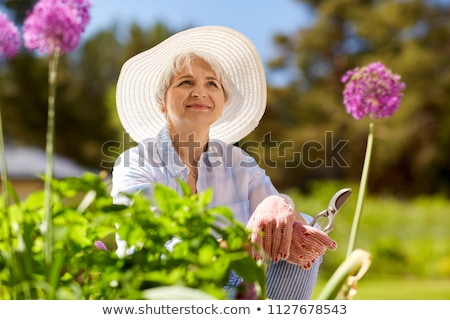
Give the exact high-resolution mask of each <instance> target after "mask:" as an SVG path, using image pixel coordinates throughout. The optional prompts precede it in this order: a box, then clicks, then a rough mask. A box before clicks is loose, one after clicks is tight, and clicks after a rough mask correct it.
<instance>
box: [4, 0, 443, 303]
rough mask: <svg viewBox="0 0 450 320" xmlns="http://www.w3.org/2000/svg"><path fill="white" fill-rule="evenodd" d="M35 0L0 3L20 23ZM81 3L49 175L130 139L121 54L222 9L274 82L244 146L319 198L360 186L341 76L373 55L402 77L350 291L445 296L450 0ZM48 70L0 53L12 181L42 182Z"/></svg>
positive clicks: (302, 198)
mask: <svg viewBox="0 0 450 320" xmlns="http://www.w3.org/2000/svg"><path fill="white" fill-rule="evenodd" d="M34 2H35V1H32V0H1V1H0V11H2V12H6V13H7V14H8V15H9V16H10V17H11V18H12V19H13V20H14V21H15V22H16V23H17V25H21V23H22V22H23V19H24V16H25V14H26V10H29V9H30V8H32V6H33V3H34ZM90 12H91V21H90V23H89V24H88V27H87V30H86V32H85V33H84V34H83V37H82V42H81V44H80V46H79V48H78V50H77V51H76V52H73V53H71V54H70V55H66V56H64V57H62V60H61V64H60V71H59V74H58V91H57V98H56V107H57V111H56V140H55V149H56V152H57V153H58V158H57V159H55V161H56V162H55V172H56V173H57V174H56V176H57V177H64V176H70V175H78V174H79V173H80V172H83V171H85V170H89V171H93V172H99V171H101V170H104V171H106V172H107V173H108V174H109V173H110V172H111V169H112V166H113V163H114V159H115V158H116V157H117V156H118V155H119V153H120V152H121V151H122V150H124V149H126V148H128V147H129V146H131V145H133V144H134V142H133V141H131V139H130V138H129V137H128V136H127V135H126V133H124V132H123V129H122V127H121V125H120V122H119V119H118V117H117V115H116V111H115V101H114V100H115V84H116V80H117V76H118V73H119V71H120V67H121V65H122V64H123V62H124V61H125V60H126V59H127V58H129V57H131V56H132V55H134V54H136V53H138V52H140V51H142V50H145V49H147V48H150V47H151V46H154V45H156V44H157V43H159V42H160V41H162V40H164V39H165V38H167V37H168V36H170V35H171V34H173V33H175V32H177V31H180V30H183V29H185V28H188V27H193V26H201V25H223V26H228V27H231V28H234V29H236V30H238V31H240V32H242V33H244V34H245V35H246V36H248V37H249V38H250V40H252V41H253V43H254V44H255V46H256V48H257V49H258V51H259V52H260V54H261V57H262V59H263V61H264V64H265V67H266V71H267V80H268V84H269V88H268V94H269V95H268V104H267V111H266V114H265V117H264V119H263V120H262V121H261V123H260V125H259V126H258V128H257V129H256V130H255V132H253V133H252V134H250V135H249V136H248V137H247V138H246V139H245V140H244V141H242V142H241V145H242V146H243V147H244V148H245V146H246V143H248V142H252V143H253V142H256V143H257V146H258V147H257V148H256V149H255V148H253V149H251V154H252V155H253V156H255V158H256V159H257V160H258V162H259V163H260V165H261V166H262V167H263V168H265V169H266V171H267V173H268V174H269V175H270V176H271V178H272V180H273V182H274V184H275V185H276V186H277V187H278V188H279V189H280V191H283V192H286V193H289V194H290V195H291V196H292V197H293V198H294V200H295V202H296V204H297V206H298V209H299V210H301V211H304V212H307V213H311V214H314V213H316V212H319V211H321V210H322V209H323V208H324V206H326V204H327V202H328V199H329V197H330V196H331V195H332V194H333V193H334V191H335V190H336V189H338V188H340V187H344V186H350V187H352V188H354V191H355V193H356V192H357V189H358V183H359V179H360V175H361V168H362V162H363V157H364V152H365V146H366V139H367V125H368V122H367V119H362V120H355V119H353V118H352V117H351V116H350V115H349V114H347V113H346V112H345V109H344V106H343V104H342V90H343V84H342V83H341V81H340V78H341V76H342V75H343V74H344V73H345V72H346V71H347V70H349V69H352V68H355V67H358V66H363V65H365V64H367V63H369V62H372V61H381V62H383V63H384V64H385V65H386V66H387V67H388V68H390V69H392V71H393V72H394V73H396V74H400V75H401V76H402V80H403V81H404V82H405V83H406V91H405V95H404V98H403V101H402V104H401V106H400V108H399V110H398V111H397V112H396V113H395V114H394V115H393V116H392V117H391V118H388V119H380V120H378V121H376V126H375V143H374V151H373V158H372V167H371V171H370V176H369V183H368V195H369V198H368V201H367V202H366V204H365V207H364V211H363V216H362V220H361V230H360V233H359V239H358V246H360V247H363V248H365V249H367V250H368V251H370V252H371V253H372V254H373V263H372V267H371V270H370V272H369V273H368V275H367V280H366V278H365V279H364V280H366V281H367V282H366V287H365V283H364V280H363V281H361V287H360V297H361V298H368V299H375V298H379V299H384V298H388V299H396V298H398V299H428V298H430V299H433V298H435V299H442V298H445V299H450V289H449V288H450V281H449V279H450V245H449V243H450V232H449V229H450V218H449V217H450V215H449V213H450V202H449V199H448V197H449V196H450V152H449V150H450V59H449V57H450V1H448V0H409V1H370V2H368V1H364V0H339V1H338V0H336V1H312V0H310V1H299V0H276V1H275V0H261V1H240V0H229V1H203V0H192V1H179V0H169V1H148V0H129V1H122V0H92V8H91V11H90ZM47 70H48V61H47V58H46V57H42V56H39V55H36V54H33V53H29V52H26V50H24V49H23V50H22V51H21V53H20V54H19V55H18V56H17V57H16V58H14V59H12V60H11V61H8V62H2V63H1V64H0V102H1V105H2V117H3V122H4V123H3V129H4V132H5V136H6V141H7V151H9V152H7V163H8V168H9V170H10V174H9V177H10V179H11V180H12V181H13V183H14V184H15V187H16V189H17V192H18V194H19V195H20V196H21V197H26V196H27V195H28V194H29V193H30V192H33V191H35V190H39V189H40V188H41V187H42V183H41V180H40V178H39V175H40V174H42V173H43V172H44V169H45V157H44V152H43V149H44V147H45V130H46V117H47V113H46V111H47V93H48V91H47V90H48V87H47V86H48V85H47V83H46V79H47ZM268 139H269V140H268ZM340 141H344V142H346V143H345V144H344V145H343V146H342V148H341V149H336V148H335V147H336V146H338V145H339V142H340ZM286 142H289V143H288V144H286ZM311 143H314V144H315V145H320V146H323V148H321V149H320V148H316V149H314V150H312V151H313V152H311V149H308V146H310V145H311ZM247 145H252V146H254V144H251V143H248V144H247ZM274 145H275V146H276V147H275V148H274V147H273V146H274ZM287 145H288V146H289V147H286V146H287ZM249 152H250V151H249ZM355 201H356V195H355V196H354V197H353V198H352V199H351V200H350V201H349V203H348V204H346V207H345V208H344V209H343V210H342V211H341V212H340V213H339V219H338V221H337V222H336V223H337V226H336V228H335V231H334V232H333V233H332V234H331V236H332V237H334V238H335V239H336V240H337V241H338V243H340V247H339V249H338V250H337V251H336V252H331V253H327V255H328V259H325V260H326V261H325V262H324V265H323V271H322V272H323V273H322V274H321V281H322V280H323V279H326V278H327V277H329V276H330V274H331V273H332V272H333V270H334V269H335V268H336V266H337V265H338V264H339V262H340V261H342V259H343V256H344V255H345V248H346V242H347V241H348V234H349V228H350V225H351V221H352V218H353V210H354V206H355ZM375 278H376V279H375ZM321 281H319V282H320V283H321ZM320 283H319V284H320ZM357 297H358V296H357Z"/></svg>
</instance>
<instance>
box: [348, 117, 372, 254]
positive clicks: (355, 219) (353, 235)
mask: <svg viewBox="0 0 450 320" xmlns="http://www.w3.org/2000/svg"><path fill="white" fill-rule="evenodd" d="M373 127H374V123H373V118H370V122H369V136H368V137H367V147H366V155H365V158H364V165H363V171H362V174H361V181H360V184H359V192H358V199H357V202H356V209H355V215H354V217H353V224H352V229H351V233H350V240H349V243H348V249H347V257H349V256H350V255H351V253H352V251H353V249H354V247H355V242H356V235H357V233H358V225H359V220H360V217H361V211H362V208H363V203H364V196H365V193H366V185H367V178H368V176H369V168H370V158H371V154H372V145H373Z"/></svg>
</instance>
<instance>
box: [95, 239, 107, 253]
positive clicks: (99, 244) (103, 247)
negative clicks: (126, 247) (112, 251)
mask: <svg viewBox="0 0 450 320" xmlns="http://www.w3.org/2000/svg"><path fill="white" fill-rule="evenodd" d="M94 246H95V247H96V248H97V249H99V250H105V251H108V247H107V246H106V245H105V244H104V243H103V242H102V241H100V240H96V241H95V242H94Z"/></svg>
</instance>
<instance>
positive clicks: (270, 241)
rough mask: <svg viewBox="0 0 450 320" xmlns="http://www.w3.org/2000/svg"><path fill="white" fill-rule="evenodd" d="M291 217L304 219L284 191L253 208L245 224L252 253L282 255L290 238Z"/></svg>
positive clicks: (275, 258) (286, 252)
mask: <svg viewBox="0 0 450 320" xmlns="http://www.w3.org/2000/svg"><path fill="white" fill-rule="evenodd" d="M294 221H300V222H303V223H304V220H303V218H302V217H301V216H300V215H299V214H298V213H297V212H296V211H295V210H294V208H293V202H292V200H291V199H290V198H289V197H288V196H286V195H273V196H269V197H267V198H265V199H264V200H263V201H262V202H261V203H260V204H259V205H258V207H257V208H256V210H255V212H254V213H253V215H252V216H251V217H250V220H249V222H248V224H247V228H248V229H249V230H250V231H251V238H250V240H251V242H252V243H253V244H254V246H253V249H252V255H253V257H254V258H255V259H257V260H260V259H263V258H267V259H270V260H273V261H278V260H280V259H286V258H287V257H288V255H289V248H290V245H291V239H292V229H293V224H294Z"/></svg>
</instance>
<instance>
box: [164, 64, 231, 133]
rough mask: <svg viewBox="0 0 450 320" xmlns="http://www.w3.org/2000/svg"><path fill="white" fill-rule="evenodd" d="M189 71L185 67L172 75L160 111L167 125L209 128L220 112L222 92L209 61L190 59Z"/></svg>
mask: <svg viewBox="0 0 450 320" xmlns="http://www.w3.org/2000/svg"><path fill="white" fill-rule="evenodd" d="M191 71H192V73H191V72H189V70H188V69H187V68H186V67H185V68H183V69H182V70H181V71H180V72H179V73H177V74H176V75H174V77H173V78H172V80H171V82H170V85H169V87H168V89H167V92H166V96H165V104H164V105H162V106H161V110H162V111H163V112H164V113H165V114H166V118H167V121H168V124H169V128H172V129H175V130H176V131H183V129H188V130H194V129H197V128H198V129H200V128H203V129H205V128H206V129H209V127H210V126H211V125H212V124H213V123H214V122H215V121H216V120H217V119H218V118H219V117H220V116H221V115H222V111H223V108H224V104H225V101H226V99H225V93H224V91H223V88H222V84H221V83H220V82H219V80H218V79H217V77H216V75H215V74H214V72H213V71H212V69H211V67H210V66H209V64H207V63H206V62H205V61H203V60H201V59H194V60H192V65H191Z"/></svg>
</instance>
